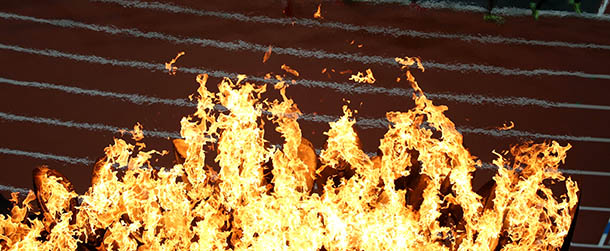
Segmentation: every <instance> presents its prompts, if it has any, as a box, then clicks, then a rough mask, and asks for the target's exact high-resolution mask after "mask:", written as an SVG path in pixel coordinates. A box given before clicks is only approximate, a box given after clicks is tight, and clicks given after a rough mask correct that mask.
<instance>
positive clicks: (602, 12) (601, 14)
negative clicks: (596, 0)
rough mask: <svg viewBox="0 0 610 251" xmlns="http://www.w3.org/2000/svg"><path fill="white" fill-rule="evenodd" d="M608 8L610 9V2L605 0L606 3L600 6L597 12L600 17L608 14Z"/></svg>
mask: <svg viewBox="0 0 610 251" xmlns="http://www.w3.org/2000/svg"><path fill="white" fill-rule="evenodd" d="M606 7H608V0H604V3H602V4H601V6H599V10H598V11H597V15H598V16H603V15H604V12H606Z"/></svg>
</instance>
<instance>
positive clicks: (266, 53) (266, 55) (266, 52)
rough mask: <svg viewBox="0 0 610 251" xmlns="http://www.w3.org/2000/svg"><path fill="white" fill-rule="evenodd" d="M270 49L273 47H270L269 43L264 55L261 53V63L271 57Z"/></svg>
mask: <svg viewBox="0 0 610 251" xmlns="http://www.w3.org/2000/svg"><path fill="white" fill-rule="evenodd" d="M272 49H273V47H271V45H269V49H267V51H265V55H263V63H265V62H267V60H269V58H270V57H271V50H272Z"/></svg>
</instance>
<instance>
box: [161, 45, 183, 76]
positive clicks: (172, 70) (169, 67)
mask: <svg viewBox="0 0 610 251" xmlns="http://www.w3.org/2000/svg"><path fill="white" fill-rule="evenodd" d="M184 54H185V53H184V51H181V52H180V53H178V55H176V57H175V58H174V59H172V61H170V62H169V63H165V69H166V70H168V71H169V74H170V75H176V71H177V70H178V67H176V66H172V65H173V64H175V63H176V61H177V60H178V58H180V57H181V56H182V55H184Z"/></svg>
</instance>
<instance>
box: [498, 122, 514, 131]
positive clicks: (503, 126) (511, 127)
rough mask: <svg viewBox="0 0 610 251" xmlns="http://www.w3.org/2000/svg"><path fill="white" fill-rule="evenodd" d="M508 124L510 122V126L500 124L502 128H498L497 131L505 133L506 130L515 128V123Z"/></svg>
mask: <svg viewBox="0 0 610 251" xmlns="http://www.w3.org/2000/svg"><path fill="white" fill-rule="evenodd" d="M509 122H510V124H509V125H507V124H502V127H498V130H501V131H506V130H510V129H513V128H515V123H513V122H512V121H509Z"/></svg>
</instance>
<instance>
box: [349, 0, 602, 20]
mask: <svg viewBox="0 0 610 251" xmlns="http://www.w3.org/2000/svg"><path fill="white" fill-rule="evenodd" d="M355 1H360V2H371V3H377V4H387V3H398V4H407V2H406V1H404V0H355ZM418 4H419V5H420V6H421V7H423V8H427V9H450V10H455V11H467V12H480V13H485V12H487V8H484V7H480V6H474V5H469V4H464V3H459V2H451V1H442V0H423V1H419V2H418ZM538 12H539V13H540V15H541V16H550V17H560V18H563V17H572V18H584V19H592V20H598V21H610V16H608V15H597V13H595V14H593V13H586V12H583V13H582V14H578V13H576V12H573V11H558V10H539V11H538ZM493 13H494V14H499V15H503V16H531V15H532V13H531V10H530V9H523V8H515V7H502V8H494V10H493Z"/></svg>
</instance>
